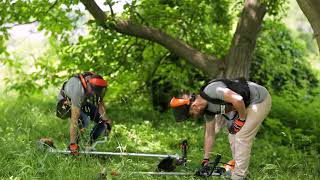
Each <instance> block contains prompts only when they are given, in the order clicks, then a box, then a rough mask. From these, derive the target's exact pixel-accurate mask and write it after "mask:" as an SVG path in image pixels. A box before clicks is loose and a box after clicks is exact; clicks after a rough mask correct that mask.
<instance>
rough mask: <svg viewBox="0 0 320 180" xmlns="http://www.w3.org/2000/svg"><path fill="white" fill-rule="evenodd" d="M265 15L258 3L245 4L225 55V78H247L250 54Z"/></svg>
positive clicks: (264, 7) (248, 2)
mask: <svg viewBox="0 0 320 180" xmlns="http://www.w3.org/2000/svg"><path fill="white" fill-rule="evenodd" d="M265 14H266V6H265V5H264V4H261V3H260V2H259V1H257V0H247V1H246V2H245V5H244V8H243V11H242V13H241V16H240V19H239V22H238V25H237V28H236V32H235V34H234V35H233V39H232V43H231V47H230V49H229V52H228V54H227V55H226V59H225V61H226V68H227V69H226V72H225V75H224V76H225V77H227V78H237V77H246V78H248V77H249V71H250V66H251V60H252V54H253V51H254V49H255V45H256V40H257V36H258V33H259V31H260V29H261V24H262V21H263V17H264V15H265Z"/></svg>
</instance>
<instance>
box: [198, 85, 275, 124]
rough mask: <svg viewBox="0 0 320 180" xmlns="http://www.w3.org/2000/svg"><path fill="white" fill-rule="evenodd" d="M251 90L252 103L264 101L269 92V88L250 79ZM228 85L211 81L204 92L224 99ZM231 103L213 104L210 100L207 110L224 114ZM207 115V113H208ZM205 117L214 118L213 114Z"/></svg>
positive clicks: (215, 97) (212, 96)
mask: <svg viewBox="0 0 320 180" xmlns="http://www.w3.org/2000/svg"><path fill="white" fill-rule="evenodd" d="M248 85H249V90H250V104H258V103H260V102H262V101H263V100H264V99H265V98H266V97H267V96H268V94H269V92H268V90H267V89H266V88H265V87H263V86H261V85H259V84H256V83H254V82H250V81H248ZM225 88H227V86H226V85H225V84H224V83H223V82H220V81H217V82H213V83H210V84H209V85H207V86H206V87H205V88H204V90H203V91H204V92H205V93H206V94H207V95H208V96H209V97H211V98H214V99H220V100H224V90H225ZM228 106H230V105H226V106H224V105H220V104H213V103H210V102H208V107H207V110H209V111H210V112H219V113H220V114H223V111H224V109H225V108H228ZM206 116H207V115H206ZM206 116H205V119H208V118H212V117H213V116H209V117H206Z"/></svg>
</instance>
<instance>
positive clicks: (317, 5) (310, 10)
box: [297, 0, 320, 53]
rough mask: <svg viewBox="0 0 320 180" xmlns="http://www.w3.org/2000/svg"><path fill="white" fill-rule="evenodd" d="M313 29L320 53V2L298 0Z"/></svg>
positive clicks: (317, 0) (316, 0)
mask: <svg viewBox="0 0 320 180" xmlns="http://www.w3.org/2000/svg"><path fill="white" fill-rule="evenodd" d="M297 2H298V4H299V6H300V9H301V10H302V12H303V13H304V15H305V16H306V17H307V19H308V21H309V23H310V24H311V27H312V29H313V33H314V37H315V38H316V40H317V43H318V49H319V53H320V0H297Z"/></svg>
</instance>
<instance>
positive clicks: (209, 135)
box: [204, 120, 216, 159]
mask: <svg viewBox="0 0 320 180" xmlns="http://www.w3.org/2000/svg"><path fill="white" fill-rule="evenodd" d="M215 124H216V121H215V120H211V121H208V122H206V129H205V135H204V159H209V158H210V152H211V149H212V146H213V144H214V140H215Z"/></svg>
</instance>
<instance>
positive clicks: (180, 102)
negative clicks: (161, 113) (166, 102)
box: [170, 93, 196, 122]
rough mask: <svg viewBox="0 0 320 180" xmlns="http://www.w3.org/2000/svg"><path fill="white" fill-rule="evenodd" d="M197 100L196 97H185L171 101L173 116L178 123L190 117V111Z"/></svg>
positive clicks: (174, 98)
mask: <svg viewBox="0 0 320 180" xmlns="http://www.w3.org/2000/svg"><path fill="white" fill-rule="evenodd" d="M195 99H196V95H195V94H194V93H192V94H191V95H183V96H182V97H181V98H177V97H173V98H172V99H171V101H170V107H171V108H173V114H174V117H175V119H176V121H177V122H181V121H184V120H186V119H188V118H189V117H190V114H189V109H190V105H191V103H192V102H193V101H194V100H195Z"/></svg>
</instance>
